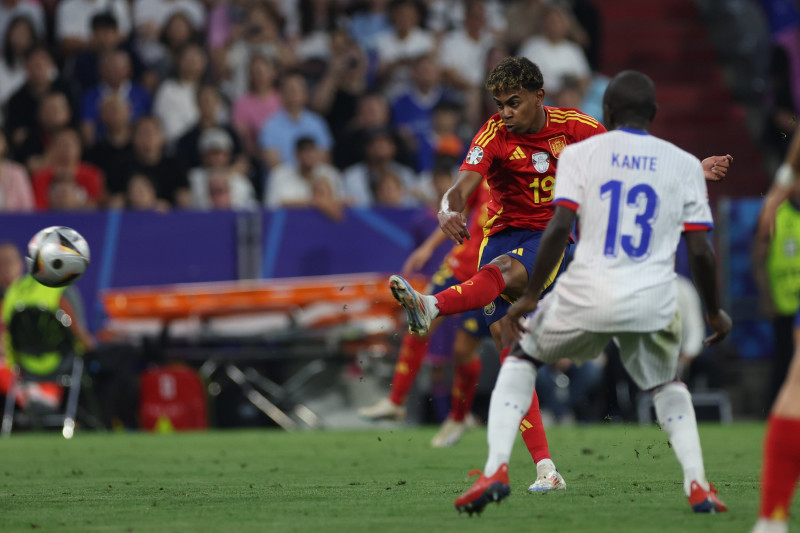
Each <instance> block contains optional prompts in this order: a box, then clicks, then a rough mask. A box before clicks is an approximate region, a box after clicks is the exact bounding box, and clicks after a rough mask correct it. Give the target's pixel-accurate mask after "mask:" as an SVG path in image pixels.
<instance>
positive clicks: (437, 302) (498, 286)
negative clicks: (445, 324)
mask: <svg viewBox="0 0 800 533" xmlns="http://www.w3.org/2000/svg"><path fill="white" fill-rule="evenodd" d="M540 234H541V232H538V233H537V232H531V231H526V230H517V229H514V228H509V229H508V230H506V231H502V232H500V233H497V234H495V235H492V236H491V237H487V238H486V239H485V240H484V242H483V245H482V248H481V255H480V269H479V270H478V272H477V273H476V274H475V275H474V276H472V277H471V278H469V279H468V280H466V281H463V282H461V283H456V284H454V285H452V286H450V287H448V288H446V289H444V290H442V291H440V292H436V293H434V294H421V293H419V292H417V291H415V290H414V289H413V288H412V287H411V285H410V284H409V283H408V282H407V281H406V280H405V279H403V278H402V277H401V276H391V277H390V278H389V288H390V289H391V291H392V295H394V297H395V299H396V300H397V301H398V302H399V303H400V305H402V306H403V308H404V309H405V310H406V314H407V316H408V324H409V329H410V330H411V331H412V332H414V333H417V334H418V335H424V334H425V333H426V332H427V329H428V326H429V324H430V322H431V320H433V319H434V318H435V317H437V316H439V315H452V314H456V313H461V312H464V311H471V310H473V309H481V308H483V307H485V306H487V305H490V304H491V302H492V301H493V300H495V299H496V298H498V297H499V296H500V295H501V294H506V295H507V296H510V297H512V298H513V297H516V296H518V295H519V294H521V292H522V290H524V288H525V285H526V284H527V282H528V269H527V268H526V266H525V264H523V263H522V262H521V261H519V260H515V259H512V257H513V256H514V254H517V255H518V256H519V257H517V258H516V259H520V258H521V257H522V256H523V255H524V256H525V259H526V260H528V259H531V260H532V259H533V255H535V249H531V248H528V249H527V250H526V249H525V248H524V247H523V245H524V241H525V239H526V238H530V237H531V236H532V235H535V236H536V245H538V236H539V235H540ZM525 251H527V252H528V253H527V254H525V253H524V252H525ZM531 264H532V263H531Z"/></svg>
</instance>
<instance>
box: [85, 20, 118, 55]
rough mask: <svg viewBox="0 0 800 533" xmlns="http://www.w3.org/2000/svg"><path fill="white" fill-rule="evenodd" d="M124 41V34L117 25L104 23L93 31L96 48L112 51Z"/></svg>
mask: <svg viewBox="0 0 800 533" xmlns="http://www.w3.org/2000/svg"><path fill="white" fill-rule="evenodd" d="M121 42H122V35H120V33H119V28H117V27H116V26H111V25H110V24H109V25H106V24H104V25H102V26H99V27H97V28H95V29H94V30H93V31H92V43H93V44H94V48H95V50H99V51H101V52H102V51H111V50H114V49H116V48H117V46H118V45H119V43H121Z"/></svg>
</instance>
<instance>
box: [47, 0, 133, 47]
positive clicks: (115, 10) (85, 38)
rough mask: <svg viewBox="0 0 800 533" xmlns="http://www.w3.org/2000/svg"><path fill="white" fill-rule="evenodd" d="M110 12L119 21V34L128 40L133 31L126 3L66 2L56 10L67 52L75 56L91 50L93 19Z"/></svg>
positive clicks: (60, 40) (119, 0) (103, 0)
mask: <svg viewBox="0 0 800 533" xmlns="http://www.w3.org/2000/svg"><path fill="white" fill-rule="evenodd" d="M102 12H110V13H111V14H112V15H113V16H114V18H115V19H116V20H117V25H118V27H119V32H120V34H122V36H123V37H127V36H128V34H129V33H130V31H131V15H130V8H129V7H128V2H127V1H126V0H63V1H62V2H60V3H59V4H58V7H57V8H56V38H57V40H58V43H59V46H60V48H61V50H62V52H63V53H65V54H66V55H70V54H73V53H74V52H77V51H79V50H83V49H85V48H88V47H89V42H90V40H91V37H92V24H91V22H92V17H94V16H95V15H97V14H98V13H102Z"/></svg>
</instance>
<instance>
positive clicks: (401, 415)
mask: <svg viewBox="0 0 800 533" xmlns="http://www.w3.org/2000/svg"><path fill="white" fill-rule="evenodd" d="M358 416H360V417H361V418H366V419H367V420H404V419H405V417H406V408H405V407H403V406H402V405H396V404H394V403H392V401H391V400H390V399H389V398H381V399H380V400H378V403H376V404H375V405H370V406H369V407H362V408H361V409H359V410H358Z"/></svg>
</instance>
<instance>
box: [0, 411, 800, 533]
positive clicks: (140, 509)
mask: <svg viewBox="0 0 800 533" xmlns="http://www.w3.org/2000/svg"><path fill="white" fill-rule="evenodd" d="M434 431H435V428H422V429H417V428H409V429H403V428H400V429H398V428H394V429H388V428H381V429H376V430H374V431H358V432H350V431H327V432H326V431H315V432H296V433H286V432H283V431H280V430H248V431H225V432H205V433H183V434H169V435H151V434H136V433H128V434H123V433H113V434H103V433H88V432H87V433H80V432H79V433H78V434H77V435H76V437H75V438H74V439H73V440H71V441H65V440H64V439H63V438H61V437H60V435H58V434H57V433H42V434H30V433H28V434H26V433H18V434H15V435H13V436H12V437H11V438H10V439H7V440H2V441H0V455H1V456H2V463H0V465H1V466H0V531H58V532H62V531H76V532H77V531H79V532H90V531H120V532H145V531H147V532H150V531H153V532H169V531H187V532H188V531H192V532H197V531H213V532H227V531H232V532H236V533H243V532H249V531H270V532H272V531H275V532H292V531H297V532H305V531H309V532H312V531H313V532H325V533H330V532H338V531H342V532H360V531H365V532H379V533H384V532H392V531H398V532H400V531H402V532H412V533H425V532H444V531H457V532H459V533H467V532H471V531H484V532H485V531H502V532H504V533H512V532H517V531H526V532H527V531H531V532H533V531H546V532H548V533H552V532H592V533H595V532H613V533H621V532H623V533H624V532H628V531H631V532H633V531H635V532H648V531H654V532H686V531H709V532H726V533H730V532H747V531H749V529H750V528H751V527H752V524H753V523H754V521H755V516H756V511H757V506H758V483H759V470H760V465H761V444H762V438H763V431H764V425H763V424H735V425H731V426H718V425H704V426H701V430H700V434H701V439H702V442H703V450H704V456H705V460H706V469H707V472H708V477H709V479H710V480H711V481H712V482H714V483H715V485H716V486H717V488H718V489H719V491H720V497H721V498H722V500H723V501H725V503H726V504H727V505H728V506H729V509H730V511H729V512H728V513H724V514H721V515H716V516H708V515H694V514H693V513H691V511H690V508H689V505H688V503H687V501H686V498H685V497H684V495H683V489H682V483H681V479H682V478H681V471H680V467H679V466H678V463H677V461H676V459H675V456H674V454H673V452H672V450H671V449H670V447H669V445H668V443H667V438H666V435H665V434H664V433H662V432H661V431H660V430H659V429H658V428H656V427H655V426H648V427H640V426H633V425H596V426H587V427H573V428H562V427H558V428H552V429H550V430H549V431H548V437H549V440H550V445H551V452H552V455H553V459H554V460H555V462H556V465H557V466H558V467H559V469H560V471H561V472H562V474H563V475H564V478H565V479H566V482H567V490H565V491H559V492H556V493H549V494H529V493H528V492H527V490H526V489H527V487H528V485H529V484H530V483H531V482H533V480H534V479H535V468H534V466H533V463H532V462H531V459H530V457H529V456H528V454H527V451H526V450H525V447H524V445H523V443H522V440H521V439H520V440H518V441H517V444H516V447H515V450H514V455H513V457H512V460H511V464H510V472H511V496H510V497H509V498H508V499H507V500H506V501H504V502H502V503H501V504H499V505H494V504H490V505H489V506H488V507H487V508H486V510H485V511H484V512H483V514H482V515H481V516H473V517H471V518H470V517H468V516H467V515H466V514H463V515H459V514H458V513H457V512H456V511H455V509H454V507H453V502H454V500H455V499H456V498H457V497H458V495H459V494H461V493H462V492H463V491H464V490H466V489H467V488H469V487H470V485H471V483H472V481H471V480H470V479H469V478H468V477H467V472H468V471H469V470H470V469H472V468H482V467H483V463H484V461H485V457H486V436H485V429H484V428H480V429H477V430H473V431H472V432H470V433H468V434H467V435H466V436H465V438H464V439H463V440H462V442H461V443H459V444H458V445H457V446H455V447H453V448H450V449H433V448H431V447H430V446H429V442H430V439H431V437H432V436H433V433H434ZM798 522H800V521H798V520H795V519H793V520H792V523H791V524H790V528H798V527H800V523H798Z"/></svg>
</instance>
